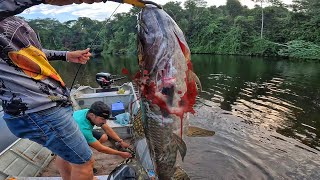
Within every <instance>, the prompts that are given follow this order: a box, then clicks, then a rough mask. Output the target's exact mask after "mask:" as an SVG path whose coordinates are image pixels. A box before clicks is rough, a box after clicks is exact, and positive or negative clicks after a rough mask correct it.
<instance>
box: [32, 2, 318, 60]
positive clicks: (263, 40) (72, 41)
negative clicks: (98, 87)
mask: <svg viewBox="0 0 320 180" xmlns="http://www.w3.org/2000/svg"><path fill="white" fill-rule="evenodd" d="M255 3H256V5H255V7H254V8H248V7H247V6H244V5H242V4H241V3H240V2H239V1H238V0H227V3H226V5H224V6H219V7H216V6H208V5H207V2H206V1H205V0H187V1H185V2H184V3H183V4H182V3H181V2H176V1H172V2H168V3H166V4H164V5H163V9H164V10H165V11H166V12H167V13H168V14H169V15H170V16H171V17H172V18H173V19H174V20H175V21H176V22H177V24H178V25H179V26H180V28H181V29H182V31H183V32H184V33H185V37H186V39H187V42H188V44H189V47H190V49H191V52H192V53H194V54H195V53H198V54H223V55H248V56H280V57H285V58H288V59H310V60H320V29H319V27H320V1H319V0H293V2H292V4H289V5H288V4H284V3H283V2H282V1H281V0H255ZM139 11H140V9H139V8H135V7H133V8H131V9H130V11H129V12H126V13H118V14H115V15H114V16H113V17H112V18H111V19H109V20H108V21H107V19H106V20H105V21H97V20H92V19H89V18H86V17H81V18H78V19H77V20H70V21H66V22H59V21H57V20H55V19H32V20H27V21H28V22H29V24H30V25H31V26H32V27H33V28H34V29H35V31H36V32H37V33H38V35H39V37H40V40H41V42H42V45H43V47H45V48H46V49H56V50H75V49H83V48H86V47H89V46H90V45H92V51H93V53H95V54H96V55H100V54H102V55H104V54H132V53H136V50H137V42H136V38H137V35H136V31H137V30H136V27H137V14H138V13H139Z"/></svg>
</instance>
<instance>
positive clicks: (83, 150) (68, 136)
mask: <svg viewBox="0 0 320 180" xmlns="http://www.w3.org/2000/svg"><path fill="white" fill-rule="evenodd" d="M72 114H73V110H72V108H71V106H69V107H60V106H56V107H52V108H49V109H46V110H42V111H39V112H35V113H30V114H25V115H18V116H12V115H9V114H7V113H4V116H3V119H4V120H5V121H6V123H7V126H8V128H9V129H10V131H11V132H12V133H13V134H14V135H16V136H17V137H20V138H28V139H30V140H31V141H34V142H37V143H39V144H41V145H43V146H44V147H47V148H48V149H49V150H51V151H52V152H53V153H54V154H57V155H58V156H60V157H61V158H63V159H64V160H66V161H69V162H70V163H73V164H83V163H85V162H87V161H89V160H90V158H91V156H92V151H91V149H90V148H89V145H88V143H87V141H86V139H85V138H84V136H83V135H82V133H81V131H80V130H79V127H78V125H77V124H76V122H75V120H74V119H73V117H72Z"/></svg>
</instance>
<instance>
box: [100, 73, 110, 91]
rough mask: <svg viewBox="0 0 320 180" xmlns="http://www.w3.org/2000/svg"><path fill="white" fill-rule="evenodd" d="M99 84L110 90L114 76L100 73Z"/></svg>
mask: <svg viewBox="0 0 320 180" xmlns="http://www.w3.org/2000/svg"><path fill="white" fill-rule="evenodd" d="M96 81H97V83H98V84H99V85H100V86H101V87H102V88H103V89H105V88H110V86H111V84H112V83H113V81H112V75H111V74H110V73H104V72H100V73H97V74H96Z"/></svg>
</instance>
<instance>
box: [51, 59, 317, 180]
mask: <svg viewBox="0 0 320 180" xmlns="http://www.w3.org/2000/svg"><path fill="white" fill-rule="evenodd" d="M192 62H193V66H194V70H195V72H196V74H197V75H198V76H199V78H200V80H201V82H202V87H203V92H202V93H200V95H199V97H198V99H197V104H196V107H195V110H196V113H195V114H194V115H191V116H190V124H191V125H195V126H198V127H202V128H206V129H208V130H213V131H215V132H216V134H215V135H214V136H212V137H186V138H185V141H186V143H187V146H188V152H187V156H186V158H185V161H184V162H179V164H180V165H181V166H182V167H183V168H184V169H185V170H186V171H187V172H188V174H189V175H190V177H191V179H226V180H229V179H253V180H256V179H320V157H319V154H320V140H319V136H320V86H319V84H320V70H319V69H320V63H314V62H298V61H289V60H281V59H272V58H251V57H244V56H243V57H242V56H213V55H193V56H192ZM54 66H55V67H56V69H57V70H58V72H59V73H60V74H61V75H62V77H63V79H64V80H65V82H66V84H68V85H69V86H70V85H71V83H72V81H73V78H74V75H75V73H76V71H77V69H78V67H79V66H78V65H74V64H70V63H55V65H54ZM122 68H126V69H128V70H129V72H130V73H131V74H132V75H133V74H134V73H135V72H136V71H137V69H138V67H137V63H136V57H111V56H110V57H104V58H93V59H92V60H91V61H90V63H89V64H88V65H85V66H82V67H81V69H80V71H79V72H80V73H79V74H78V76H77V79H76V81H75V84H76V86H77V85H91V86H93V87H97V84H96V82H95V74H96V73H98V72H110V73H112V74H115V75H121V70H122ZM129 80H130V78H129Z"/></svg>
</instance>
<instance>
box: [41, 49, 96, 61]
mask: <svg viewBox="0 0 320 180" xmlns="http://www.w3.org/2000/svg"><path fill="white" fill-rule="evenodd" d="M42 51H43V52H44V53H45V55H46V56H47V59H48V60H49V61H52V60H62V61H68V62H73V63H81V64H85V63H87V61H88V60H89V59H90V56H91V53H90V52H89V51H90V49H89V48H87V49H85V50H77V51H56V50H48V49H42Z"/></svg>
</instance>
